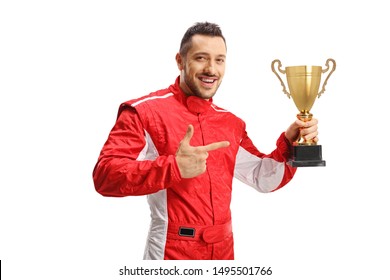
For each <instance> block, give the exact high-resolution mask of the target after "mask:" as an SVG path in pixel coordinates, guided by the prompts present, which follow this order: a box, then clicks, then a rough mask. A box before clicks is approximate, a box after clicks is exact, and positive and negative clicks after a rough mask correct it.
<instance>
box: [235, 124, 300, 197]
mask: <svg viewBox="0 0 390 280" xmlns="http://www.w3.org/2000/svg"><path fill="white" fill-rule="evenodd" d="M290 148H291V146H290V143H289V142H288V140H287V139H286V137H285V135H284V133H282V134H281V135H280V137H279V138H278V140H277V142H276V149H275V150H274V151H272V153H270V154H264V153H261V152H259V151H258V149H257V148H256V147H255V146H254V144H253V143H252V141H251V139H250V138H249V137H248V135H247V133H246V132H244V137H243V139H242V141H241V143H240V147H239V149H238V153H237V157H236V164H235V169H234V176H235V177H236V178H237V179H239V180H240V181H242V182H243V183H245V184H247V185H249V186H252V187H253V188H255V189H256V190H258V191H259V192H272V191H275V190H277V189H280V188H281V187H283V186H285V185H286V184H287V183H288V182H289V181H290V180H291V179H292V178H293V176H294V174H295V172H296V168H295V167H291V166H289V165H287V161H288V158H289V156H290Z"/></svg>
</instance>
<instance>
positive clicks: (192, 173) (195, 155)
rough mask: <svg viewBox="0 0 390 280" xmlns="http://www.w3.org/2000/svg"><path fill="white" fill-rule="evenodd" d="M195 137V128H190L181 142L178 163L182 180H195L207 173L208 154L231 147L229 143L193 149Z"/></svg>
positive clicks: (177, 152)
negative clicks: (192, 141)
mask: <svg viewBox="0 0 390 280" xmlns="http://www.w3.org/2000/svg"><path fill="white" fill-rule="evenodd" d="M193 135H194V127H193V126H192V125H189V126H188V129H187V132H186V134H185V135H184V138H183V139H182V140H181V141H180V145H179V148H178V150H177V151H176V162H177V165H178V167H179V170H180V174H181V177H182V178H193V177H196V176H198V175H200V174H202V173H203V172H205V171H206V160H207V157H208V156H209V154H208V152H210V151H213V150H216V149H220V148H225V147H228V146H229V145H230V143H229V142H228V141H221V142H214V143H211V144H208V145H205V146H196V147H193V146H191V144H190V141H191V138H192V136H193Z"/></svg>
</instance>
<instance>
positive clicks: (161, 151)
mask: <svg viewBox="0 0 390 280" xmlns="http://www.w3.org/2000/svg"><path fill="white" fill-rule="evenodd" d="M179 79H180V77H178V78H177V79H176V82H175V84H173V85H171V86H170V87H169V88H167V89H163V90H159V91H157V92H153V93H151V94H149V95H147V96H144V97H141V98H139V99H134V100H130V101H128V102H125V103H123V104H121V106H120V108H119V112H118V116H117V121H116V123H115V125H114V127H113V129H112V130H111V132H110V134H109V137H108V139H107V141H106V143H105V144H104V146H103V149H102V151H101V154H100V156H99V158H98V162H97V164H96V166H95V168H94V171H93V179H94V183H95V188H96V190H97V192H99V193H100V194H102V195H103V196H116V197H122V196H132V195H147V200H148V203H149V206H150V211H151V224H150V229H149V235H148V238H147V244H146V248H145V253H144V259H220V260H221V259H234V252H233V233H232V225H231V213H230V201H231V193H232V180H233V177H235V178H237V179H239V180H240V181H242V182H244V183H246V184H247V185H250V186H252V187H254V188H255V189H256V190H258V191H260V192H271V191H274V190H276V189H278V188H281V187H282V186H284V185H285V184H287V183H288V182H289V181H290V180H291V178H292V177H293V175H294V173H295V171H296V168H293V167H290V166H288V165H287V164H286V161H287V159H288V156H289V152H290V146H289V143H288V140H287V139H286V138H285V136H284V133H282V134H281V135H280V137H279V139H278V140H277V143H276V146H277V147H276V149H275V150H274V151H273V152H272V153H271V154H268V155H266V154H263V153H261V152H259V151H258V150H257V149H256V147H255V146H254V145H253V143H252V141H251V140H250V138H249V137H248V135H247V133H246V130H245V123H244V122H243V121H242V120H241V119H240V118H238V117H236V116H235V115H234V114H232V113H230V112H229V111H226V110H224V109H222V108H220V107H218V106H216V105H215V104H213V102H212V99H211V100H209V101H207V100H203V99H201V98H198V97H195V96H190V97H187V96H186V95H185V94H184V93H183V91H182V90H181V89H180V87H179ZM189 124H192V125H193V126H194V135H193V137H192V139H191V145H192V146H203V145H207V144H210V143H213V142H218V141H225V140H227V141H229V142H230V146H229V147H227V148H220V149H217V150H214V151H210V152H209V157H208V158H207V170H206V172H204V173H203V174H201V175H199V176H197V177H195V178H191V179H184V178H181V176H180V172H179V169H178V166H177V163H176V160H175V154H176V151H177V149H178V147H179V143H180V141H181V140H182V139H183V137H184V135H185V133H186V131H187V128H188V125H189Z"/></svg>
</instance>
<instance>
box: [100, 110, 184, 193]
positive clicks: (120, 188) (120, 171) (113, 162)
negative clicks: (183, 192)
mask: <svg viewBox="0 0 390 280" xmlns="http://www.w3.org/2000/svg"><path fill="white" fill-rule="evenodd" d="M93 180H94V184H95V189H96V191H97V192H98V193H100V194H101V195H103V196H116V197H118V196H130V195H145V194H151V193H155V192H158V191H160V190H163V189H166V188H168V187H169V186H170V185H171V184H174V183H175V182H178V181H180V180H181V176H180V171H179V169H178V167H177V163H176V159H175V156H174V155H168V156H160V155H158V152H157V150H156V148H155V146H154V144H153V142H152V141H151V139H150V136H149V135H148V134H147V132H146V131H145V130H144V128H143V126H142V122H141V120H140V119H139V116H138V114H137V112H136V111H135V110H134V109H133V108H130V107H126V108H125V109H121V111H120V112H119V115H118V118H117V121H116V123H115V125H114V127H113V128H112V130H111V132H110V134H109V136H108V139H107V141H106V143H105V144H104V146H103V148H102V151H101V153H100V156H99V158H98V162H97V163H96V165H95V168H94V170H93Z"/></svg>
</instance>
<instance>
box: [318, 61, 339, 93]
mask: <svg viewBox="0 0 390 280" xmlns="http://www.w3.org/2000/svg"><path fill="white" fill-rule="evenodd" d="M330 61H331V62H332V64H333V67H332V70H331V71H330V72H329V74H328V76H327V77H326V79H325V81H324V83H323V84H322V89H321V91H320V92H319V93H318V98H320V97H321V94H323V93H324V92H325V86H326V83H327V82H328V79H329V77H330V75H332V73H333V72H334V70H336V61H334V59H332V58H328V60H326V63H325V65H326V69H324V70H322V74H325V73H326V72H328V71H329V62H330Z"/></svg>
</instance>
